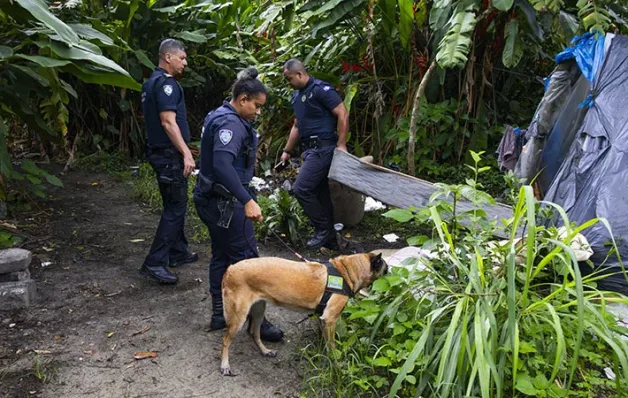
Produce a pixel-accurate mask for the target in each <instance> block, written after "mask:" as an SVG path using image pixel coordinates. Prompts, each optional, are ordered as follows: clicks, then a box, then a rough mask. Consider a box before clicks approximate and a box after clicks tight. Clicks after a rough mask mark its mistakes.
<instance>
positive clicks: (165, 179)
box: [140, 39, 198, 284]
mask: <svg viewBox="0 0 628 398" xmlns="http://www.w3.org/2000/svg"><path fill="white" fill-rule="evenodd" d="M186 58H187V55H186V53H185V48H184V47H183V45H182V44H181V43H180V42H178V41H177V40H174V39H166V40H164V41H162V42H161V45H160V46H159V66H158V67H157V68H155V71H154V72H153V74H152V75H151V77H150V78H149V79H148V80H146V82H144V84H143V85H142V109H143V112H144V120H145V121H146V132H147V136H148V137H147V145H146V155H147V158H148V161H149V163H150V165H151V166H152V167H153V169H154V170H155V173H156V175H157V183H158V184H159V192H160V194H161V199H162V202H163V212H162V214H161V219H160V220H159V226H158V227H157V233H156V234H155V238H154V239H153V244H152V246H151V248H150V252H149V253H148V256H146V259H145V260H144V264H143V265H142V267H141V268H140V274H141V275H144V276H146V277H148V278H150V279H154V280H156V281H158V282H160V283H166V284H172V283H176V282H177V280H178V278H177V276H176V275H175V274H174V273H172V272H170V271H169V270H168V268H166V266H168V265H170V267H178V266H181V265H183V264H187V263H192V262H195V261H196V260H198V255H197V254H196V253H190V252H189V251H188V242H187V240H186V238H185V234H184V232H183V226H184V220H185V212H186V209H187V191H188V188H187V187H188V181H187V178H188V176H189V175H190V174H191V173H192V171H193V170H194V167H195V164H194V158H193V157H192V153H191V152H190V149H189V148H188V146H187V143H188V142H189V141H190V128H189V127H188V121H187V114H186V110H185V100H184V97H183V88H182V87H181V86H180V85H179V83H178V82H177V81H176V80H175V78H176V77H180V76H182V75H183V70H184V69H185V67H186V66H187V64H188V63H187V59H186Z"/></svg>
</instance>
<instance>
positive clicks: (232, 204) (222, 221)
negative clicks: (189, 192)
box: [198, 173, 238, 229]
mask: <svg viewBox="0 0 628 398" xmlns="http://www.w3.org/2000/svg"><path fill="white" fill-rule="evenodd" d="M198 189H199V192H200V193H201V194H202V195H203V196H205V197H207V198H216V199H217V202H218V203H217V204H218V211H219V212H220V217H219V218H218V223H217V225H218V226H219V227H220V228H225V229H227V228H229V225H230V224H231V219H232V218H233V213H234V212H235V208H236V203H237V202H238V199H237V198H236V197H235V196H233V195H232V194H231V192H229V190H228V189H227V188H226V187H225V186H224V185H222V184H219V183H217V182H215V181H212V180H210V179H209V178H207V177H205V176H203V175H202V174H200V173H199V175H198Z"/></svg>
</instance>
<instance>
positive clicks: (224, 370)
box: [220, 367, 238, 377]
mask: <svg viewBox="0 0 628 398" xmlns="http://www.w3.org/2000/svg"><path fill="white" fill-rule="evenodd" d="M220 374H221V375H223V376H230V377H233V376H237V375H238V374H237V373H235V372H232V371H231V368H230V367H226V368H222V367H221V368H220Z"/></svg>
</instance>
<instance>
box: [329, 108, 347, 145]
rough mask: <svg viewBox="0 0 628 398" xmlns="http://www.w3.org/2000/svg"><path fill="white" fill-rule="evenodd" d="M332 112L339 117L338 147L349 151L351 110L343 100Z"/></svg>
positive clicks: (337, 129)
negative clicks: (348, 138)
mask: <svg viewBox="0 0 628 398" xmlns="http://www.w3.org/2000/svg"><path fill="white" fill-rule="evenodd" d="M331 113H333V114H334V116H336V117H337V118H338V125H337V127H336V131H338V144H337V148H338V149H340V150H341V151H345V152H346V151H347V133H348V132H349V112H347V108H345V104H343V103H342V102H341V103H340V104H339V105H338V106H336V107H335V108H334V109H333V110H332V111H331Z"/></svg>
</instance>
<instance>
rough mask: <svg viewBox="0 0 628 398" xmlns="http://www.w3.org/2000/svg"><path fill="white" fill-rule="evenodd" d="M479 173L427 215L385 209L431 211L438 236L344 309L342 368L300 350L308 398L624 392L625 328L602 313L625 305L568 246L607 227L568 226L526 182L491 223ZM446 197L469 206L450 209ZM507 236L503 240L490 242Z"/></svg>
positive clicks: (403, 217)
mask: <svg viewBox="0 0 628 398" xmlns="http://www.w3.org/2000/svg"><path fill="white" fill-rule="evenodd" d="M473 157H474V158H476V159H477V155H476V154H473ZM480 173H482V168H480V167H478V166H477V164H476V166H475V167H474V175H473V177H472V178H470V179H469V180H468V183H467V184H462V185H457V186H451V185H445V184H442V185H441V186H440V190H439V192H437V194H436V195H435V196H434V198H433V201H432V203H431V206H430V207H429V208H426V209H422V210H420V211H411V210H392V211H390V212H388V213H387V216H388V217H392V218H394V219H397V220H399V221H401V222H413V221H419V222H423V221H424V220H425V219H426V218H425V217H426V216H427V217H429V219H430V220H431V222H432V226H433V235H432V236H430V237H428V240H427V241H426V242H425V244H424V245H423V246H422V247H423V250H424V252H423V253H424V254H423V256H422V257H421V258H415V259H412V258H409V259H408V260H407V261H406V262H405V264H404V265H403V266H397V267H393V268H392V271H391V273H390V274H389V275H386V276H384V277H382V278H380V279H379V280H377V281H376V282H375V284H374V285H373V288H372V289H371V292H370V295H369V296H368V297H367V298H366V299H362V300H359V301H355V302H353V303H352V305H350V306H349V307H348V308H347V309H346V311H345V316H346V317H347V319H348V321H347V322H346V324H343V325H342V327H341V328H339V330H340V332H339V339H338V344H339V345H338V351H337V352H335V353H334V354H335V357H336V358H339V361H341V362H339V363H338V364H336V365H334V364H332V363H330V362H329V360H328V359H327V357H326V356H325V355H321V354H320V353H319V352H320V351H319V350H318V349H316V348H309V349H307V350H306V351H305V357H306V358H308V360H309V363H310V374H309V375H308V376H306V380H307V382H306V385H307V389H308V390H307V392H306V395H307V396H332V395H335V396H343V397H350V396H388V397H391V398H392V397H395V396H399V397H483V398H488V397H513V396H534V397H566V396H570V397H573V396H582V397H591V396H604V397H611V396H612V397H616V396H617V397H619V396H625V392H626V391H628V390H627V388H628V384H627V383H628V339H627V336H628V329H626V328H625V327H621V326H620V324H618V323H617V321H616V318H615V316H614V315H612V314H611V313H610V312H609V311H608V310H609V308H610V306H612V305H614V304H613V303H621V304H624V305H625V304H628V299H627V298H626V297H625V296H621V295H619V294H615V293H610V292H603V291H599V290H598V289H597V288H596V283H595V282H596V280H597V279H598V278H599V277H600V276H599V275H598V274H597V273H596V272H594V273H592V274H590V275H588V276H586V277H583V276H582V275H581V274H580V271H579V266H578V261H577V256H576V254H575V252H574V249H573V246H572V244H571V242H572V239H573V238H574V237H575V236H576V235H577V234H578V233H579V232H580V231H582V230H584V229H586V228H588V227H590V226H591V225H593V224H595V223H604V224H605V225H606V226H608V223H607V222H606V220H602V219H594V220H591V221H589V222H586V223H584V224H583V225H580V226H575V225H571V224H570V223H569V220H568V219H567V216H566V214H565V213H564V211H563V210H562V209H561V208H560V207H558V206H555V205H553V204H549V203H539V202H538V201H537V200H536V199H535V198H534V194H533V192H532V188H531V187H529V186H525V187H522V188H521V189H520V190H519V191H518V193H517V203H516V205H515V206H514V208H513V218H511V219H510V220H509V221H508V222H507V223H505V224H504V225H497V224H496V223H495V222H492V223H491V222H489V221H488V219H487V218H486V215H485V214H484V212H483V210H482V209H483V208H484V205H485V204H486V203H489V202H492V198H491V197H490V196H489V195H487V194H484V193H483V192H482V191H481V186H480V185H479V184H478V179H477V176H478V175H479V174H480ZM447 196H448V197H449V198H452V197H455V198H457V200H461V199H462V198H467V199H468V200H470V201H471V202H472V203H473V204H474V209H473V210H471V211H468V212H466V213H465V214H456V211H455V208H452V205H451V203H450V202H445V201H442V199H443V198H445V197H447ZM454 203H455V201H454ZM541 204H543V205H544V206H543V207H548V208H549V209H551V210H554V211H555V212H556V213H557V214H558V215H559V217H561V218H562V219H563V221H564V222H565V225H567V226H568V227H567V228H566V230H564V231H561V230H558V229H556V228H555V227H549V228H547V227H544V226H543V224H544V223H543V219H545V218H546V217H547V216H548V214H547V210H549V209H542V208H541V207H540V205H541ZM452 210H453V212H452ZM444 217H446V218H447V220H448V221H445V218H444ZM465 220H466V221H468V223H466V224H464V223H463V221H465ZM463 224H464V225H466V227H462V226H461V225H463ZM524 225H525V226H526V229H525V231H526V232H525V236H523V238H521V235H520V234H519V233H518V232H517V231H521V230H522V228H520V227H522V226H524ZM503 233H505V234H506V235H507V239H505V240H504V241H501V242H497V241H495V240H493V239H494V238H493V236H494V235H501V234H503ZM609 374H613V375H615V377H616V378H614V379H613V378H612V377H611V378H609V376H608V375H609Z"/></svg>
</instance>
